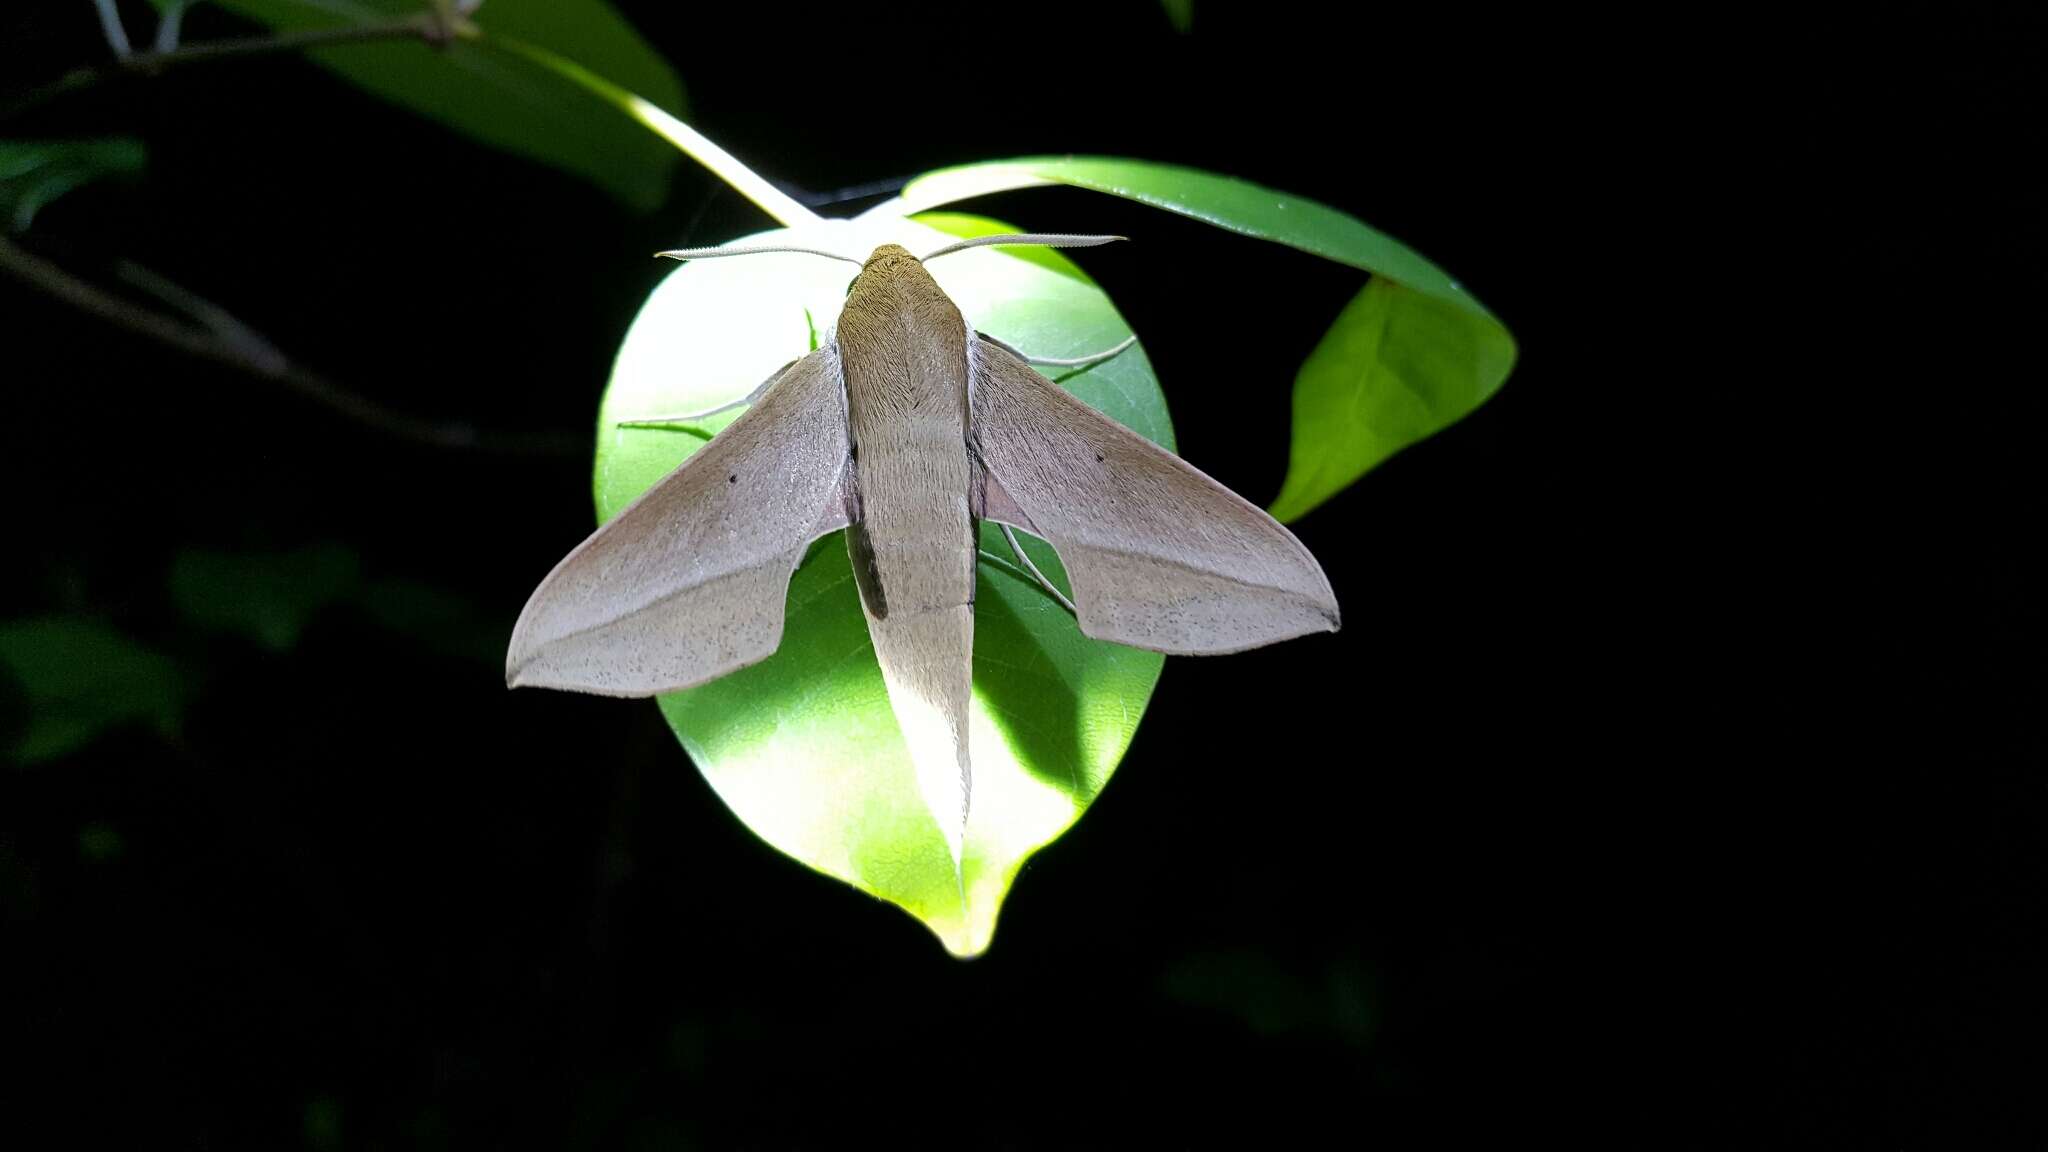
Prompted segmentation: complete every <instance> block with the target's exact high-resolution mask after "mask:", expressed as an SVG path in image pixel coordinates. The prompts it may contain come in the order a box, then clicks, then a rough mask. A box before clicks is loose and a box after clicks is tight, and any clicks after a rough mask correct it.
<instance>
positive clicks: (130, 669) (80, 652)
mask: <svg viewBox="0 0 2048 1152" xmlns="http://www.w3.org/2000/svg"><path fill="white" fill-rule="evenodd" d="M0 669H5V670H6V672H7V673H9V674H10V675H11V676H12V677H13V678H14V679H15V680H17V681H19V682H20V684H21V686H22V689H23V692H24V694H25V695H26V696H27V698H28V705H29V719H28V729H27V731H26V732H25V733H23V735H22V736H21V738H20V740H19V741H18V742H17V743H16V745H15V746H14V747H13V748H12V749H11V750H10V751H11V753H12V755H13V756H14V758H15V759H16V760H17V761H20V762H22V763H32V762H35V761H38V760H49V759H53V758H55V757H58V756H62V755H64V754H65V753H67V752H71V751H74V750H76V749H78V748H82V747H84V746H85V745H86V744H89V743H91V742H92V741H93V740H94V739H95V738H97V737H98V736H99V735H100V734H101V733H103V732H105V731H107V730H108V729H111V728H114V727H117V726H119V725H123V724H130V723H134V722H137V721H144V722H149V723H153V724H154V725H155V726H156V727H157V729H158V730H159V731H162V732H174V731H176V730H177V727H178V722H179V718H180V715H181V713H182V710H183V705H184V697H185V691H184V682H183V679H182V678H181V677H180V675H179V672H178V667H177V665H175V664H173V663H172V662H171V660H170V659H169V658H168V657H165V656H162V655H160V654H158V653H156V652H153V651H151V650H149V649H147V648H144V647H143V646H141V645H140V644H137V643H135V642H134V641H132V640H130V639H128V638H127V637H126V636H123V635H121V634H120V633H119V632H116V631H114V630H113V629H111V628H108V627H106V626H105V625H101V624H94V623H91V622H89V621H84V620H77V619H73V618H70V617H64V616H45V617H39V618H34V619H28V620H10V621H8V622H6V623H4V624H0Z"/></svg>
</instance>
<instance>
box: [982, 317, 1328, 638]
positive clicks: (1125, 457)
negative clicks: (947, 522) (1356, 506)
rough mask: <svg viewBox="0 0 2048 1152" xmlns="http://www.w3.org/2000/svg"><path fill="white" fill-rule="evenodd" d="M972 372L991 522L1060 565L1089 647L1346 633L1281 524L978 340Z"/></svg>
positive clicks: (1315, 568) (1314, 570) (1309, 562)
mask: <svg viewBox="0 0 2048 1152" xmlns="http://www.w3.org/2000/svg"><path fill="white" fill-rule="evenodd" d="M969 364H970V369H971V372H972V380H973V385H974V386H973V421H974V425H973V427H974V437H975V441H976V443H977V446H978V451H979V454H980V459H981V462H982V466H983V467H984V468H985V469H986V473H987V497H986V500H985V505H984V514H985V515H986V516H987V517H988V518H989V519H991V520H995V521H997V522H999V523H1007V524H1011V525H1013V526H1015V527H1018V528H1022V529H1024V530H1025V531H1027V532H1030V533H1032V534H1033V535H1035V536H1039V537H1041V538H1043V539H1044V540H1045V541H1046V542H1047V543H1049V544H1051V545H1052V546H1053V548H1054V549H1055V550H1057V551H1058V552H1059V554H1060V560H1061V562H1062V563H1064V564H1065V565H1066V569H1067V577H1068V579H1069V580H1070V581H1071V582H1072V584H1073V588H1074V603H1075V606H1076V607H1077V608H1078V609H1079V616H1080V621H1081V631H1082V632H1083V633H1085V634H1087V635H1089V636H1094V637H1096V638H1098V639H1102V640H1113V641H1115V642H1116V643H1119V644H1129V645H1131V646H1132V647H1136V648H1149V649H1151V650H1153V651H1155V652H1168V653H1173V654H1176V655H1208V654H1214V653H1223V652H1239V651H1242V650H1244V649H1246V648H1257V647H1259V646H1260V645H1264V644H1271V643H1274V642H1275V641H1279V640H1286V639H1289V638H1291V637H1295V636H1301V635H1304V634H1307V633H1310V632H1332V631H1335V630H1336V628H1337V599H1336V597H1335V596H1334V595H1332V593H1331V592H1330V582H1329V581H1328V580H1327V579H1325V578H1324V576H1323V570H1322V568H1321V567H1320V566H1319V565H1318V564H1317V563H1316V561H1315V557H1313V556H1311V555H1309V552H1308V549H1306V548H1304V547H1302V545H1301V541H1299V540H1296V539H1295V538H1294V534H1293V533H1291V532H1289V531H1288V530H1287V529H1285V528H1283V527H1281V526H1280V523H1279V522H1278V521H1276V520H1274V519H1273V518H1272V517H1271V516H1268V515H1266V513H1264V512H1263V511H1261V510H1259V509H1258V508H1257V507H1256V506H1254V505H1252V504H1251V503H1250V502H1248V501H1246V500H1245V499H1244V498H1243V497H1241V496H1239V495H1237V494H1236V493H1235V492H1232V491H1231V490H1230V489H1228V488H1225V487H1224V486H1223V485H1221V484H1218V483H1217V482H1216V481H1214V480H1211V479H1210V478H1209V477H1208V476H1206V475H1204V474H1203V473H1201V472H1200V471H1199V470H1197V469H1195V468H1194V467H1192V466H1191V465H1189V464H1188V463H1187V462H1186V461H1184V460H1182V459H1181V458H1180V457H1178V456H1175V455H1173V454H1172V453H1170V452H1168V451H1166V450H1165V449H1163V448H1160V447H1159V446H1158V445H1156V444H1153V443H1152V442H1151V441H1149V440H1146V439H1145V438H1144V437H1142V436H1139V435H1138V434H1137V433H1135V432H1132V431H1131V430H1129V429H1128V428H1125V427H1124V426H1123V425H1121V424H1118V423H1117V422H1116V421H1114V420H1111V419H1110V418H1109V417H1107V416H1104V415H1102V414H1101V413H1100V412H1097V411H1095V410H1094V409H1093V408H1090V407H1088V405H1086V404H1084V403H1082V402H1081V401H1080V400H1077V399H1075V398H1074V397H1073V396H1072V395H1071V394H1069V393H1068V392H1066V391H1065V390H1064V389H1062V388H1060V387H1059V385H1057V384H1054V383H1053V382H1051V381H1050V380H1047V379H1046V378H1045V377H1043V376H1040V375H1039V374H1038V373H1037V372H1034V371H1032V369H1031V366H1030V365H1028V364H1026V363H1024V362H1023V361H1022V360H1019V359H1018V358H1017V357H1016V356H1014V355H1012V354H1011V353H1009V352H1008V351H1005V350H1004V349H1003V348H1001V347H998V346H997V345H995V344H992V343H990V342H989V341H987V340H976V341H974V342H973V343H972V345H971V346H970V352H969Z"/></svg>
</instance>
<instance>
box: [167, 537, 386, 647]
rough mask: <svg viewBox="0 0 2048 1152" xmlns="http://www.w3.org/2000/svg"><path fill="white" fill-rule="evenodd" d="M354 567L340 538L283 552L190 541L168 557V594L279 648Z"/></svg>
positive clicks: (219, 626) (191, 613)
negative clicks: (211, 547) (207, 547)
mask: <svg viewBox="0 0 2048 1152" xmlns="http://www.w3.org/2000/svg"><path fill="white" fill-rule="evenodd" d="M360 572H361V566H360V564H359V563H358V562H357V560H356V555H355V553H353V552H351V551H349V550H348V549H346V548H344V547H342V546H341V545H339V544H316V545H313V546H311V547H308V548H302V549H299V550H298V551H296V552H283V553H260V552H258V553H246V552H207V551H202V550H199V549H189V550H187V551H184V552H180V553H179V554H178V556H177V558H176V559H174V560H172V561H171V599H172V601H173V602H175V603H176V604H177V606H178V609H179V611H181V612H183V613H184V614H185V615H186V616H187V617H188V618H190V619H191V620H192V622H193V623H195V624H198V625H199V626H201V627H203V628H210V629H213V630H215V631H220V632H231V633H235V634H237V635H240V636H245V637H247V638H248V639H251V640H254V641H255V642H256V643H258V644H260V645H262V646H263V647H265V648H268V649H269V650H271V651H272V652H283V651H286V650H287V649H289V648H291V647H292V645H294V644H297V643H298V641H299V634H300V633H301V632H303V631H305V628H306V625H307V624H308V623H309V622H311V620H312V619H313V617H314V616H316V615H318V614H319V613H320V612H321V611H322V610H323V609H325V608H327V607H329V606H330V605H333V604H335V603H337V602H339V601H341V600H342V599H344V598H346V597H347V596H348V595H349V594H350V593H351V592H352V591H353V590H354V589H355V587H356V584H357V582H358V579H359V576H360Z"/></svg>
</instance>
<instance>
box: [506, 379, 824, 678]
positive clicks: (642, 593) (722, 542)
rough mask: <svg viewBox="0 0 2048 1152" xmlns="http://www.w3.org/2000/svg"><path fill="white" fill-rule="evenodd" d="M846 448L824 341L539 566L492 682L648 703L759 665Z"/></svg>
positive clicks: (773, 640) (776, 634)
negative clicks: (550, 565)
mask: <svg viewBox="0 0 2048 1152" xmlns="http://www.w3.org/2000/svg"><path fill="white" fill-rule="evenodd" d="M847 456H848V451H847V434H846V402H845V394H844V386H843V384H842V381H841V378H840V369H839V358H838V352H837V349H836V348H835V347H834V346H832V345H827V346H826V347H824V348H820V349H819V350H817V351H816V352H813V353H811V354H810V355H809V356H806V357H804V358H803V359H802V360H799V361H797V362H796V363H795V364H793V365H791V366H790V367H789V369H788V371H786V372H784V373H783V374H782V375H781V376H780V377H778V378H777V379H776V380H775V382H774V384H772V385H771V386H770V387H769V388H768V390H767V391H766V393H764V394H763V395H762V396H761V398H760V401H759V402H758V403H756V404H755V405H754V406H753V407H751V408H749V409H748V410H747V411H746V412H745V413H744V414H743V415H741V416H740V418H739V419H737V420H735V421H733V422H732V423H731V424H729V425H727V426H726V428H725V429H724V430H723V431H722V432H720V433H719V434H718V435H717V436H716V437H714V438H713V439H712V441H711V442H710V443H709V444H706V445H705V446H704V447H702V448H700V449H698V450H697V452H696V454H695V455H693V456H691V457H690V458H689V459H688V460H686V461H684V462H683V464H682V466H681V467H679V468H677V469H676V470H675V471H674V472H671V473H670V474H669V475H668V476H666V477H664V478H663V479H662V480H661V482H660V483H658V484H656V485H655V486H654V487H652V488H650V489H648V490H647V492H646V493H645V494H643V495H642V496H641V497H640V498H639V499H638V500H635V501H634V502H633V503H632V504H631V505H629V506H628V507H627V508H626V509H625V511H623V512H620V513H619V514H618V515H617V516H616V517H613V518H612V520H611V521H610V522H609V523H607V524H605V525H604V526H603V527H601V528H599V529H598V530H597V531H596V532H595V533H594V534H592V535H591V537H590V538H589V539H588V540H585V541H584V542H583V543H582V544H580V545H578V546H577V548H576V550H575V551H573V552H571V553H569V555H567V556H566V557H564V558H563V559H562V562H561V563H560V564H557V565H555V570H554V571H553V572H550V573H548V576H547V579H545V580H543V581H541V583H540V587H539V588H536V589H535V590H534V593H533V596H532V598H531V599H529V600H528V601H527V603H526V609H525V611H523V612H521V613H520V615H519V623H518V625H517V626H516V627H514V629H513V631H512V644H511V648H510V650H509V651H508V652H507V653H506V657H505V680H506V683H508V684H510V685H512V686H513V687H525V686H533V687H541V688H564V689H569V690H571V691H577V692H596V693H600V694H603V695H607V696H649V695H653V694H654V693H657V692H670V691H674V690H676V689H680V688H687V687H690V686H691V685H694V684H701V683H703V682H704V681H706V680H711V679H715V678H716V677H719V676H723V675H725V674H726V673H727V672H731V671H734V670H736V669H739V668H743V667H745V666H747V665H748V664H752V663H755V662H757V661H759V660H762V659H764V658H766V657H767V656H768V655H769V654H770V653H772V652H774V651H775V649H776V646H777V645H779V644H781V643H782V617H783V605H784V601H785V599H786V598H787V596H788V592H789V577H790V573H791V572H793V571H795V569H796V565H797V561H799V560H801V559H802V558H803V554H804V548H805V546H806V545H807V544H809V543H810V542H811V541H812V540H815V539H817V538H818V537H819V536H822V535H824V534H825V533H827V532H830V531H832V530H834V529H836V528H842V527H845V525H846V523H847V518H848V511H847V508H846V503H845V501H844V499H843V497H842V495H841V490H840V485H841V482H842V479H843V478H844V475H845V472H846V467H847Z"/></svg>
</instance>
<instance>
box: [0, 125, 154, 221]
mask: <svg viewBox="0 0 2048 1152" xmlns="http://www.w3.org/2000/svg"><path fill="white" fill-rule="evenodd" d="M147 159H148V155H147V153H146V152H145V151H144V150H143V147H142V141H140V140H136V139H133V138H132V137H127V136H103V137H97V138H92V139H79V140H4V139H0V221H4V222H5V225H6V228H7V230H8V231H11V232H24V231H27V229H28V226H29V225H30V224H31V223H32V222H34V220H35V218H36V213H37V212H38V211H39V210H41V209H42V208H43V207H44V206H46V205H48V204H49V203H50V202H51V201H53V200H55V199H57V198H58V197H60V196H62V195H64V194H65V193H67V192H69V191H71V190H72V189H74V188H77V187H78V186H80V185H82V184H87V183H90V182H92V181H94V180H100V179H105V178H107V177H110V176H132V175H134V174H135V173H137V172H140V171H142V166H143V164H144V162H145V161H146V160H147Z"/></svg>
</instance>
